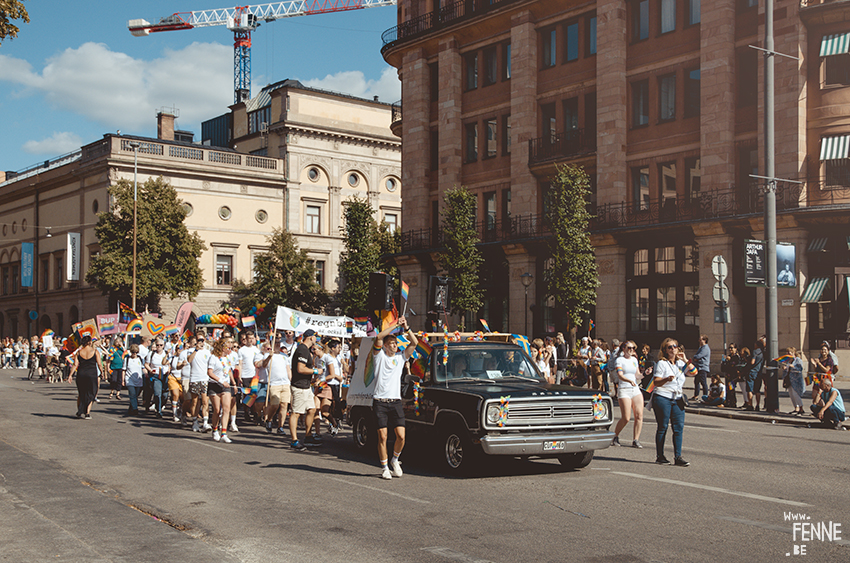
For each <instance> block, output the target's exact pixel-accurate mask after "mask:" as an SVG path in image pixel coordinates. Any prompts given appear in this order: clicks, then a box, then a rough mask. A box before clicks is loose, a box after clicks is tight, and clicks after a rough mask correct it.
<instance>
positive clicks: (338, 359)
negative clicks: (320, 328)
mask: <svg viewBox="0 0 850 563" xmlns="http://www.w3.org/2000/svg"><path fill="white" fill-rule="evenodd" d="M341 351H342V343H341V342H340V341H339V340H331V341H330V342H328V344H327V345H326V346H325V355H324V356H322V362H323V363H324V364H325V367H326V368H327V369H326V371H327V376H326V378H325V382H326V383H327V385H328V387H327V388H328V389H329V390H330V392H331V398H330V399H326V398H323V399H322V403H321V407H320V408H321V412H322V417H323V418H324V419H325V420H327V421H328V431H329V432H330V433H331V436H336V435H337V433H338V432H339V429H340V423H339V420H338V419H337V409H336V405H338V404H339V401H340V393H339V390H340V385H341V384H342V381H343V377H344V376H343V373H344V370H343V365H342V356H341V355H340V352H341Z"/></svg>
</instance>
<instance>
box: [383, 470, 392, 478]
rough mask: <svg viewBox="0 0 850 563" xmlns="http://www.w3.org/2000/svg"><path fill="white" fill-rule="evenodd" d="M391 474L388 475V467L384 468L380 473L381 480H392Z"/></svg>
mask: <svg viewBox="0 0 850 563" xmlns="http://www.w3.org/2000/svg"><path fill="white" fill-rule="evenodd" d="M392 478H393V474H392V473H390V468H389V467H384V470H383V471H382V472H381V479H392Z"/></svg>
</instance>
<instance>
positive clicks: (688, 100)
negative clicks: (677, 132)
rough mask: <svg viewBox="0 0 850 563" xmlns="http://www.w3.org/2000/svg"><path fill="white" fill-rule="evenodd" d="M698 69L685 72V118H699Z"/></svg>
mask: <svg viewBox="0 0 850 563" xmlns="http://www.w3.org/2000/svg"><path fill="white" fill-rule="evenodd" d="M699 84H700V83H699V69H698V68H692V69H690V70H686V71H685V117H697V116H699V108H700V102H699Z"/></svg>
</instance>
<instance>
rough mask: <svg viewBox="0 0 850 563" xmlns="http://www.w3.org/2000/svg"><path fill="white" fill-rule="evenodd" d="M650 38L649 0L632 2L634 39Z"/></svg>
mask: <svg viewBox="0 0 850 563" xmlns="http://www.w3.org/2000/svg"><path fill="white" fill-rule="evenodd" d="M648 38H649V0H640V1H639V2H635V3H634V4H632V41H643V40H644V39H648Z"/></svg>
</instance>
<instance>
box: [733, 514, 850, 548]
mask: <svg viewBox="0 0 850 563" xmlns="http://www.w3.org/2000/svg"><path fill="white" fill-rule="evenodd" d="M716 518H719V519H720V520H727V521H729V522H735V523H736V524H747V525H748V526H755V527H757V528H763V529H765V530H773V531H775V532H783V533H785V534H791V533H792V528H791V526H787V527H786V526H779V525H777V524H767V523H765V522H756V521H755V520H746V519H744V518H733V517H731V516H716ZM829 543H834V544H837V545H842V546H850V541H847V540H833V541H831V542H829Z"/></svg>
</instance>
